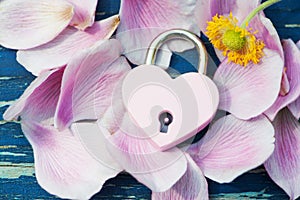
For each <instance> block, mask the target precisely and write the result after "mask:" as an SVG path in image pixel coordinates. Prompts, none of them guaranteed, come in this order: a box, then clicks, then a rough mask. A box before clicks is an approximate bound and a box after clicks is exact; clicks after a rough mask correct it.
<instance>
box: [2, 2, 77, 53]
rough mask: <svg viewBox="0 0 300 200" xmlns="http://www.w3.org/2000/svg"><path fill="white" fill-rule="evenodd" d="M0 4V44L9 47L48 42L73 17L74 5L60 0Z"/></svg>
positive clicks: (23, 47) (16, 47)
mask: <svg viewBox="0 0 300 200" xmlns="http://www.w3.org/2000/svg"><path fill="white" fill-rule="evenodd" d="M0 7H1V9H0V21H1V23H0V30H1V31H0V44H1V45H2V46H4V47H7V48H12V49H28V48H32V47H36V46H39V45H41V44H44V43H46V42H49V41H50V40H52V39H53V38H55V37H56V36H57V35H58V34H59V33H60V32H61V31H62V30H63V29H64V28H65V27H67V25H68V24H69V23H70V21H71V19H72V17H73V6H72V5H71V4H69V3H68V2H66V1H61V0H53V1H48V0H3V1H1V2H0Z"/></svg>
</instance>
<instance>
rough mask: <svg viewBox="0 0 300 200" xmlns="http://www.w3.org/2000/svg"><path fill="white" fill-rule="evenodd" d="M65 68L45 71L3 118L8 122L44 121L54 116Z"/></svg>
mask: <svg viewBox="0 0 300 200" xmlns="http://www.w3.org/2000/svg"><path fill="white" fill-rule="evenodd" d="M64 70H65V68H64V67H62V68H58V69H54V70H52V71H45V72H43V73H42V74H41V75H40V76H39V77H37V78H36V79H35V80H34V81H33V82H32V83H31V84H30V86H29V87H28V88H27V89H26V90H25V92H24V93H23V95H22V96H21V97H20V98H19V99H18V100H17V101H16V102H15V103H14V104H13V105H11V106H10V107H9V108H8V109H7V110H6V112H5V113H4V115H3V117H4V118H5V119H6V120H13V119H17V118H18V117H19V116H21V117H22V119H27V120H34V121H44V120H47V119H49V118H52V117H53V116H54V112H55V108H56V105H57V101H58V97H59V94H60V86H61V79H62V76H63V73H64Z"/></svg>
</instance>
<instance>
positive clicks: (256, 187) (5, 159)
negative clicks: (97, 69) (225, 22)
mask: <svg viewBox="0 0 300 200" xmlns="http://www.w3.org/2000/svg"><path fill="white" fill-rule="evenodd" d="M119 4H120V0H111V1H106V0H100V1H99V3H98V6H97V13H96V19H97V20H98V19H103V18H106V17H108V16H111V15H113V14H117V13H118V9H119ZM265 13H266V15H267V16H268V17H270V18H271V20H272V22H273V23H274V26H275V27H276V28H277V30H278V32H279V35H280V37H281V38H292V39H293V40H294V41H297V40H299V39H300V2H299V1H298V0H284V1H281V2H280V3H278V4H276V5H274V6H272V7H270V8H268V9H267V10H266V11H265ZM209 51H210V53H211V54H213V52H212V51H211V48H210V50H209ZM15 58H16V54H15V51H12V50H7V49H5V48H1V47H0V199H58V198H56V197H55V196H53V195H50V194H48V193H47V192H45V191H44V190H43V189H42V188H41V187H40V186H39V185H38V184H37V182H36V179H35V177H34V166H33V152H32V148H31V147H30V145H29V143H28V141H27V140H26V138H25V137H24V135H23V133H22V131H21V129H20V125H19V124H16V123H11V122H9V123H7V122H5V121H4V120H3V117H2V114H3V112H4V111H5V110H6V109H7V107H8V105H9V104H11V103H12V102H13V101H14V100H15V99H17V98H18V97H19V96H20V95H21V94H22V92H23V91H24V89H25V88H26V87H27V86H28V85H29V84H30V82H31V81H32V80H33V79H34V76H32V75H31V74H30V73H28V72H27V71H26V70H25V69H24V68H23V67H22V66H20V65H19V64H18V63H17V62H16V59H15ZM176 59H180V58H176V57H175V60H176ZM178 62H179V61H178V60H177V61H175V64H176V63H178ZM179 67H180V66H179ZM181 67H182V66H181ZM187 68H190V66H187ZM209 191H210V193H211V196H210V197H211V199H218V200H221V199H274V200H282V199H283V200H284V199H288V197H287V195H286V194H285V193H284V192H283V191H282V190H281V189H280V188H279V187H278V186H276V185H275V184H274V183H273V182H272V181H271V180H270V178H269V177H268V175H267V174H266V172H265V170H264V169H263V168H261V167H260V168H258V169H256V170H252V171H251V172H249V173H247V174H245V175H242V176H241V177H239V178H237V179H236V180H234V181H233V182H232V183H230V184H217V183H215V182H213V181H209ZM150 195H151V192H150V190H149V189H148V188H146V187H144V186H143V185H142V184H140V183H138V182H137V181H136V180H135V179H134V178H132V177H131V176H130V175H127V174H120V175H118V176H117V177H116V178H113V179H111V180H109V181H107V183H106V184H105V185H104V187H103V189H102V190H101V191H100V192H99V193H98V194H96V195H95V196H94V197H93V199H150Z"/></svg>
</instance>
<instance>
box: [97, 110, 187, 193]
mask: <svg viewBox="0 0 300 200" xmlns="http://www.w3.org/2000/svg"><path fill="white" fill-rule="evenodd" d="M120 127H121V129H120V130H118V131H116V132H114V133H109V132H108V131H107V129H102V132H103V134H105V135H106V137H107V140H108V141H107V142H106V146H107V149H108V151H109V152H110V153H111V155H112V156H113V157H114V158H116V160H117V161H118V162H119V164H120V165H121V166H122V168H123V169H124V170H125V171H126V172H128V173H130V174H131V175H132V176H133V177H135V178H136V179H137V180H138V181H139V182H141V183H143V184H144V185H145V186H147V187H148V188H150V189H151V190H152V191H154V192H163V191H166V190H168V189H170V188H171V187H172V186H173V185H174V184H175V183H176V182H177V181H178V180H179V179H180V178H181V177H182V175H183V174H184V173H185V171H186V169H187V161H186V158H185V156H184V153H183V152H182V151H181V150H179V149H177V148H172V149H169V150H167V151H163V152H161V151H160V150H159V149H158V148H156V147H155V146H154V145H153V143H152V142H151V141H150V138H149V137H147V136H146V135H145V133H144V132H143V130H142V129H141V128H138V127H137V126H135V125H134V124H133V121H131V120H130V117H129V116H128V115H125V117H124V118H123V122H122V125H120ZM111 134H112V135H111Z"/></svg>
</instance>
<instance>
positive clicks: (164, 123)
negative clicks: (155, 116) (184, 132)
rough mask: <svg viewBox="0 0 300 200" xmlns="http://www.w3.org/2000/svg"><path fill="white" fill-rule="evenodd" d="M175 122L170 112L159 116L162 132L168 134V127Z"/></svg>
mask: <svg viewBox="0 0 300 200" xmlns="http://www.w3.org/2000/svg"><path fill="white" fill-rule="evenodd" d="M172 121H173V116H172V115H171V114H170V113H169V112H163V113H161V114H160V115H159V122H160V132H162V133H167V132H168V127H169V125H170V124H171V123H172Z"/></svg>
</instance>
